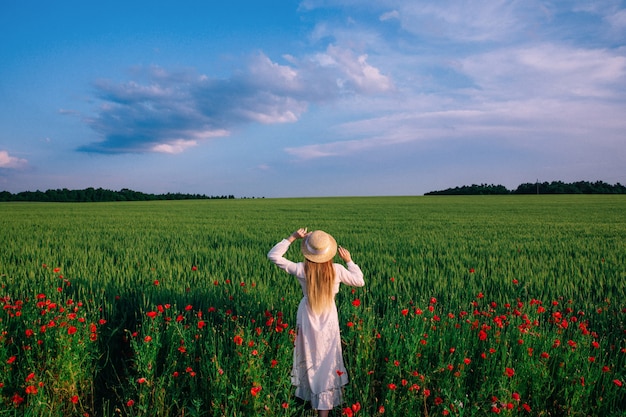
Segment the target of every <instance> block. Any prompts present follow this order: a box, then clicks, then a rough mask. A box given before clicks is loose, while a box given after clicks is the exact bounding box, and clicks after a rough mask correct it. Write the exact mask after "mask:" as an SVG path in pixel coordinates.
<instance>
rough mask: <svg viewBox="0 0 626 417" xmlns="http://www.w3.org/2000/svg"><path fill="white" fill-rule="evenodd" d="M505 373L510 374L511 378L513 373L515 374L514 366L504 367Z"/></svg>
mask: <svg viewBox="0 0 626 417" xmlns="http://www.w3.org/2000/svg"><path fill="white" fill-rule="evenodd" d="M504 374H505V375H506V376H508V377H509V378H511V377H513V375H515V369H513V368H505V369H504Z"/></svg>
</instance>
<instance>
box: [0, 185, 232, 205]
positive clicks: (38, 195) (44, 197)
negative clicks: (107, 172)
mask: <svg viewBox="0 0 626 417" xmlns="http://www.w3.org/2000/svg"><path fill="white" fill-rule="evenodd" d="M234 198H235V196H233V195H228V196H226V195H223V196H206V195H201V194H181V193H167V194H146V193H142V192H139V191H133V190H129V189H127V188H123V189H121V190H120V191H111V190H105V189H102V188H86V189H84V190H68V189H67V188H64V189H62V190H48V191H45V192H44V191H23V192H20V193H17V194H11V193H10V192H8V191H0V201H50V202H60V203H65V202H67V203H79V202H80V203H82V202H105V201H153V200H208V199H234Z"/></svg>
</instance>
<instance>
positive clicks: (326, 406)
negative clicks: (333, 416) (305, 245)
mask: <svg viewBox="0 0 626 417" xmlns="http://www.w3.org/2000/svg"><path fill="white" fill-rule="evenodd" d="M289 246H290V242H289V240H287V239H283V240H282V241H280V242H279V243H277V244H276V246H274V247H273V248H272V249H271V250H270V251H269V253H268V254H267V257H268V258H269V259H270V261H272V262H273V263H275V264H276V265H277V266H278V267H279V268H281V269H283V270H284V271H286V272H288V273H289V274H291V275H294V276H295V277H296V278H297V279H298V281H299V282H300V287H301V288H302V294H303V298H302V300H301V301H300V305H299V306H298V313H297V318H296V327H297V335H296V341H295V344H294V353H293V368H292V371H291V383H292V384H293V385H295V386H296V396H297V397H299V398H302V399H303V400H306V401H311V406H312V407H313V408H315V409H317V410H331V409H333V408H334V407H336V406H338V405H340V404H341V401H342V399H341V387H343V386H344V385H346V384H347V383H348V372H347V371H346V368H345V366H344V363H343V356H342V351H341V336H340V333H339V318H338V314H337V306H336V305H335V303H333V304H332V306H331V307H330V308H329V309H327V310H326V311H325V312H323V313H322V314H320V315H316V314H314V313H313V312H312V311H311V308H310V306H309V302H308V299H307V297H306V277H305V275H304V263H303V262H298V263H296V262H292V261H290V260H288V259H286V258H284V257H283V255H284V254H285V253H286V252H287V250H288V249H289ZM346 266H347V268H346V267H344V266H343V265H340V264H333V267H334V269H335V285H334V287H333V293H334V294H337V292H339V284H341V283H343V284H346V285H350V286H354V287H362V286H363V285H365V281H364V280H363V272H361V268H359V266H358V265H357V264H355V263H354V262H348V263H347V264H346Z"/></svg>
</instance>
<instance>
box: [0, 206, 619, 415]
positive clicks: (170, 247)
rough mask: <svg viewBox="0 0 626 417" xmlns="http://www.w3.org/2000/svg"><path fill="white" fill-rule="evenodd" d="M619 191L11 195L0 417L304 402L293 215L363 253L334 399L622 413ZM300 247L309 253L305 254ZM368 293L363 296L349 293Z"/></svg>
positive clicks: (475, 410)
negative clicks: (281, 253) (294, 380)
mask: <svg viewBox="0 0 626 417" xmlns="http://www.w3.org/2000/svg"><path fill="white" fill-rule="evenodd" d="M625 208H626V199H625V198H623V196H498V197H487V196H484V197H479V196H472V197H371V198H310V199H257V200H210V201H184V202H180V201H161V202H127V203H97V204H96V203H94V204H61V203H59V204H55V203H4V204H0V230H2V232H0V238H2V240H3V250H2V251H1V252H0V283H1V284H2V292H1V293H0V297H3V298H2V301H1V302H0V304H2V306H3V310H2V311H1V312H0V319H1V321H0V329H1V331H2V333H1V336H0V343H1V344H0V367H1V368H2V370H3V373H2V376H1V377H0V384H1V385H0V402H2V403H3V404H4V410H5V411H0V415H5V414H6V415H32V416H39V415H41V416H43V415H46V416H48V415H59V416H60V415H85V414H88V415H129V416H131V415H132V416H143V415H146V416H147V415H150V416H174V415H202V416H218V415H228V416H234V415H281V416H295V415H302V414H303V413H305V410H303V409H302V407H300V406H299V405H298V404H297V403H296V402H295V400H294V398H293V397H292V392H293V390H292V387H291V386H290V382H289V371H290V367H291V354H292V340H293V332H292V330H293V324H294V321H295V311H296V309H297V305H298V302H299V301H300V297H301V295H300V293H299V291H300V290H299V287H298V285H296V284H295V282H294V281H293V279H290V277H289V276H287V275H286V274H284V273H283V272H282V271H279V270H278V269H277V268H276V267H275V266H273V265H271V264H270V263H269V262H268V260H267V259H266V253H267V251H268V250H269V249H270V248H271V247H272V246H273V244H274V243H276V242H277V241H278V240H280V239H281V238H283V237H286V236H288V234H290V233H291V232H292V231H293V230H295V229H297V228H299V227H304V226H306V227H308V228H309V229H310V230H312V229H324V230H326V231H328V232H330V233H331V234H333V235H334V236H335V237H336V238H337V240H338V243H339V244H341V245H342V246H344V247H346V248H348V249H349V250H350V251H351V253H352V256H353V258H354V260H355V261H356V262H357V263H358V264H359V265H360V266H361V268H362V269H363V271H364V273H365V277H366V286H365V287H364V288H359V289H355V291H350V289H346V288H343V290H342V291H341V292H340V294H339V295H338V297H337V304H338V307H339V312H340V323H341V326H342V338H343V341H344V346H343V348H344V357H345V360H346V365H347V368H348V371H349V374H350V378H351V383H350V385H348V386H347V387H346V392H345V394H346V395H345V400H346V404H344V406H343V407H342V409H341V410H337V412H338V413H344V414H348V415H350V414H354V415H364V416H369V415H380V414H384V415H391V416H394V415H407V414H409V415H416V414H418V415H463V416H479V415H491V414H506V415H545V416H548V415H550V416H557V415H559V416H560V415H564V416H565V415H567V416H578V415H580V416H583V415H584V416H587V415H603V416H607V415H608V416H610V415H614V416H621V415H623V413H624V406H623V404H624V398H625V391H624V390H625V389H626V388H625V387H623V385H622V384H623V383H624V382H626V371H625V366H626V361H625V357H626V334H625V329H626V325H625V323H624V321H625V318H626V304H625V302H624V300H626V297H625V296H626V294H625V292H626V290H625V285H624V276H625V269H624V265H626V259H625V258H626V240H625V239H624V236H626V214H625V213H626V211H625V210H624V209H625ZM287 256H288V257H290V258H292V259H294V260H297V259H300V254H299V253H298V252H297V250H296V248H293V249H290V252H288V255H287ZM356 300H358V301H356Z"/></svg>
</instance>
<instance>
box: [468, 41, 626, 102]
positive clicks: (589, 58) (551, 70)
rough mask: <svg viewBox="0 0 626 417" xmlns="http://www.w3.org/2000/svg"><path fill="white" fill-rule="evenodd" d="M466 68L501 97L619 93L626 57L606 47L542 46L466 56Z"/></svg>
mask: <svg viewBox="0 0 626 417" xmlns="http://www.w3.org/2000/svg"><path fill="white" fill-rule="evenodd" d="M461 65H462V71H463V72H464V73H465V74H466V75H467V76H469V77H470V78H471V79H472V80H474V82H475V83H476V84H477V85H478V86H479V87H480V88H481V89H483V90H486V91H487V92H488V93H492V94H498V95H500V96H501V97H504V96H508V97H511V98H513V97H519V96H536V95H539V96H543V97H546V96H559V97H572V96H577V97H605V98H610V97H617V96H619V94H620V91H622V89H621V88H616V87H617V86H620V85H621V86H622V87H623V86H624V83H625V82H626V78H625V76H626V57H624V56H622V55H619V54H617V53H616V52H615V51H610V50H606V49H583V48H574V47H570V46H566V45H557V44H539V45H533V46H526V47H518V48H506V49H497V50H493V51H490V52H486V53H483V54H477V55H474V56H471V57H468V58H465V59H463V60H461Z"/></svg>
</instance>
